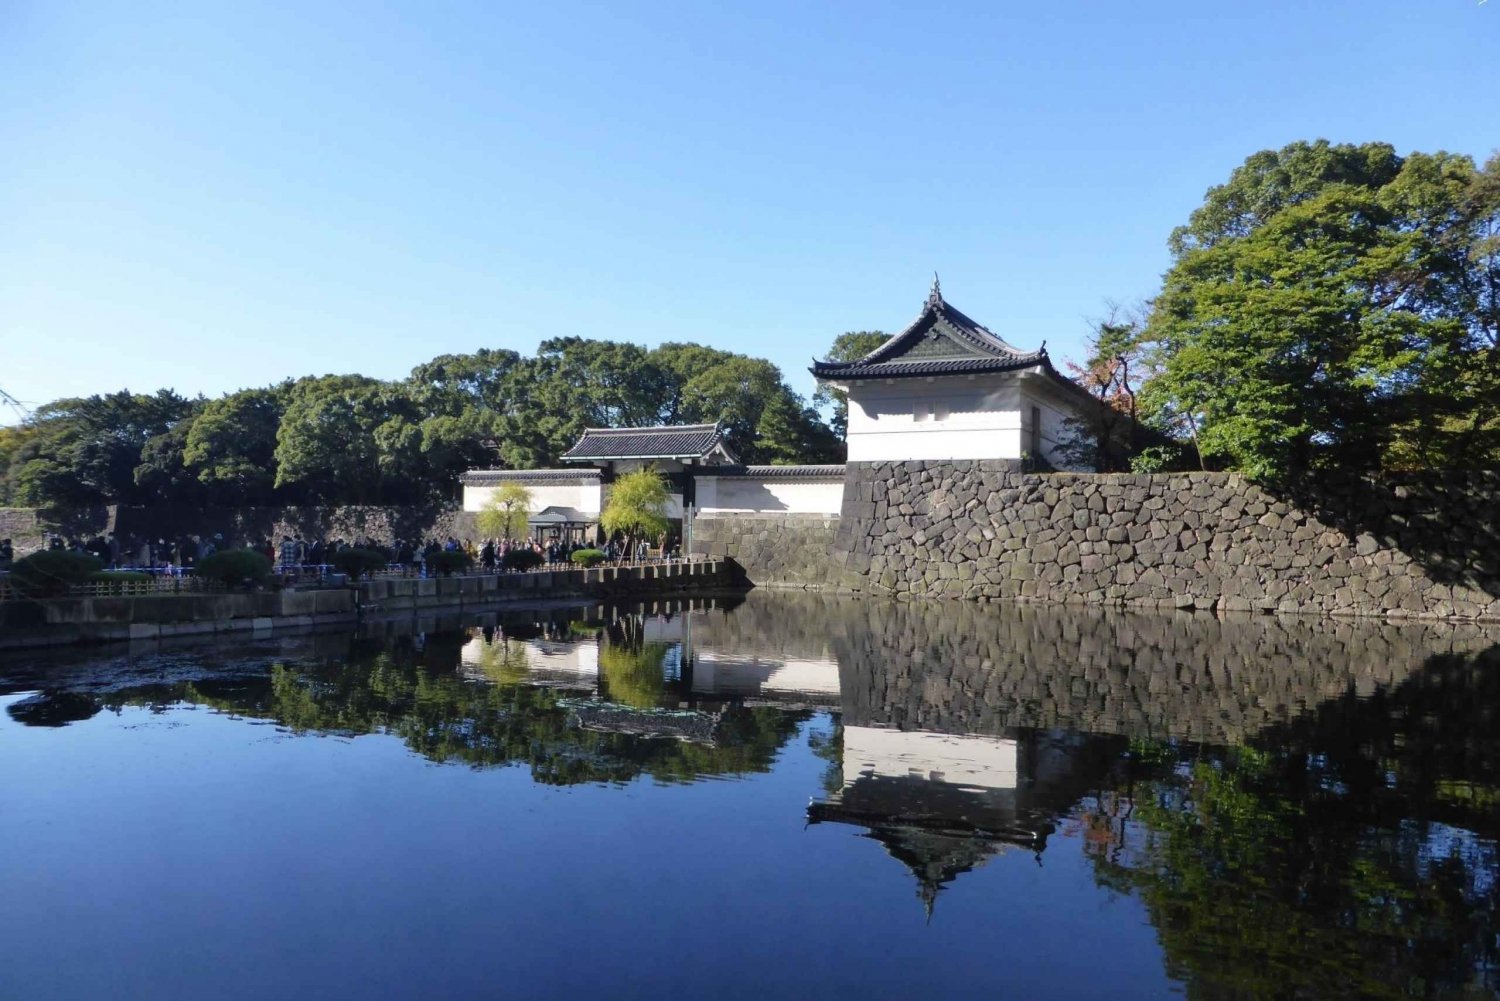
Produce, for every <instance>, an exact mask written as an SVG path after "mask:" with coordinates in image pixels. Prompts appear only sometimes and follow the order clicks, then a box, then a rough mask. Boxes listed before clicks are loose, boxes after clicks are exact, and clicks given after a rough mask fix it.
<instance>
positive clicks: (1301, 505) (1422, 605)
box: [730, 461, 1500, 619]
mask: <svg viewBox="0 0 1500 1001" xmlns="http://www.w3.org/2000/svg"><path fill="white" fill-rule="evenodd" d="M1497 507H1500V474H1496V473H1490V472H1480V473H1469V474H1448V475H1412V476H1408V477H1393V478H1388V479H1383V480H1378V481H1376V480H1363V479H1355V478H1337V477H1327V478H1324V479H1323V480H1321V481H1320V482H1319V483H1318V484H1316V485H1315V486H1313V487H1309V488H1306V489H1297V490H1289V491H1288V492H1287V493H1286V494H1284V495H1278V494H1276V493H1272V492H1270V491H1268V490H1266V489H1265V488H1262V487H1260V486H1258V485H1256V484H1254V483H1251V482H1249V481H1247V480H1245V479H1244V478H1243V477H1240V476H1237V475H1234V474H1228V473H1184V474H1168V475H1143V474H1122V475H1095V474H1047V475H1033V474H1022V473H1018V472H1016V471H1014V467H1013V465H1012V464H1011V463H1008V462H1000V461H997V462H985V461H955V462H931V463H928V462H899V463H850V464H849V465H848V478H847V480H846V481H845V486H844V504H843V517H842V518H841V520H840V523H839V528H838V532H837V539H836V543H835V546H834V560H833V563H834V565H833V566H832V567H830V571H829V576H828V577H827V578H826V581H825V582H826V583H830V584H836V585H838V586H841V587H844V588H847V589H851V590H860V591H868V592H872V593H876V594H888V595H895V596H939V597H953V598H971V599H988V600H1001V601H1007V602H1014V601H1023V602H1024V601H1056V602H1079V603H1088V604H1104V605H1114V606H1131V607H1151V608H1196V609H1217V610H1221V611H1279V612H1300V613H1322V614H1335V615H1338V614H1343V615H1383V616H1389V617H1411V616H1417V617H1442V618H1459V619H1474V618H1492V619H1500V522H1497V516H1496V511H1497ZM730 555H734V554H733V553H730ZM752 579H753V577H752Z"/></svg>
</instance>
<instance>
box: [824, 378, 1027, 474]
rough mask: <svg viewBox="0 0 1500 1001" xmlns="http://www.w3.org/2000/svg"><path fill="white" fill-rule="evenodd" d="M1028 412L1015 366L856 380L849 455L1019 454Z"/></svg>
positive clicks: (888, 458) (869, 458) (895, 458)
mask: <svg viewBox="0 0 1500 1001" xmlns="http://www.w3.org/2000/svg"><path fill="white" fill-rule="evenodd" d="M1021 418H1022V411H1021V396H1020V390H1019V386H1018V380H1017V379H1016V377H1015V375H1014V374H1012V373H1001V374H999V375H986V376H945V377H941V378H930V379H927V378H912V379H887V380H883V381H879V382H863V383H856V384H855V385H853V386H850V387H849V439H848V444H849V461H850V462H899V461H902V460H907V459H926V460H942V459H1019V458H1020V457H1021V452H1022V449H1023V448H1024V436H1023V428H1022V419H1021Z"/></svg>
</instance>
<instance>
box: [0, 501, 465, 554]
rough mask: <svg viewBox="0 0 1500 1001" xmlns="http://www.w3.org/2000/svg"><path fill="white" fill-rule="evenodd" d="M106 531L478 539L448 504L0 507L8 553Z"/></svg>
mask: <svg viewBox="0 0 1500 1001" xmlns="http://www.w3.org/2000/svg"><path fill="white" fill-rule="evenodd" d="M108 532H113V533H115V534H116V535H117V536H119V537H121V538H125V537H128V536H135V537H137V538H142V539H159V538H160V539H180V538H182V537H184V536H190V535H197V536H205V537H207V536H212V535H215V534H220V535H223V536H224V538H225V540H226V541H227V542H228V543H229V544H230V545H243V544H246V543H259V542H261V541H262V540H264V539H271V540H273V541H279V540H281V539H284V538H287V537H289V536H292V535H299V536H301V537H303V538H305V539H313V538H323V539H348V540H364V539H373V540H375V541H376V542H379V543H383V544H385V545H390V544H391V543H392V542H394V541H395V540H396V539H407V540H417V539H444V538H447V537H448V536H450V535H451V536H455V537H457V538H460V539H472V538H476V537H477V536H478V534H479V533H478V530H477V529H476V527H475V524H474V514H473V513H472V512H467V511H460V510H457V509H456V507H454V506H452V505H448V506H433V507H409V506H381V505H356V504H348V505H340V506H320V505H305V506H292V507H195V506H192V505H188V504H157V505H153V506H150V507H125V506H121V505H110V506H108V507H96V508H78V509H74V510H67V511H63V510H56V511H53V510H47V509H39V508H0V539H5V538H9V539H12V540H13V541H14V545H15V548H16V555H17V556H21V555H25V554H26V553H30V552H32V551H34V550H37V549H40V548H42V546H43V545H44V544H45V539H46V535H47V534H48V533H56V534H59V535H62V536H65V537H76V538H81V539H88V538H91V537H93V536H95V535H103V534H105V533H108Z"/></svg>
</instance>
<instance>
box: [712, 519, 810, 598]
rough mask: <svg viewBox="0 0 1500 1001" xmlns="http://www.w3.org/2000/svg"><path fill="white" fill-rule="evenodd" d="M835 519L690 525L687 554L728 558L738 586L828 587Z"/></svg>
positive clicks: (763, 520)
mask: <svg viewBox="0 0 1500 1001" xmlns="http://www.w3.org/2000/svg"><path fill="white" fill-rule="evenodd" d="M838 524H839V519H838V518H836V517H831V516H828V515H820V514H769V513H768V514H722V515H716V516H714V517H708V516H704V515H699V516H698V517H697V518H695V519H693V528H692V542H691V546H690V550H691V552H692V553H693V554H694V555H697V556H705V557H708V558H710V559H722V558H725V557H732V558H733V559H734V562H735V564H736V565H737V566H738V573H739V575H740V578H741V583H747V584H752V585H754V586H756V587H788V588H811V589H821V588H824V587H827V586H829V584H830V583H831V581H830V578H829V572H828V571H829V567H830V565H831V563H830V553H831V552H832V551H833V546H834V536H835V533H836V532H837V530H838Z"/></svg>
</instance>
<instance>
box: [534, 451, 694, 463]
mask: <svg viewBox="0 0 1500 1001" xmlns="http://www.w3.org/2000/svg"><path fill="white" fill-rule="evenodd" d="M708 455H709V453H708V452H690V453H687V454H684V455H662V454H660V453H657V454H655V455H569V454H567V453H564V454H563V455H561V456H559V458H560V459H562V461H563V462H620V461H622V460H625V459H661V460H664V461H671V462H681V461H682V460H683V459H703V458H707V456H708Z"/></svg>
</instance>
